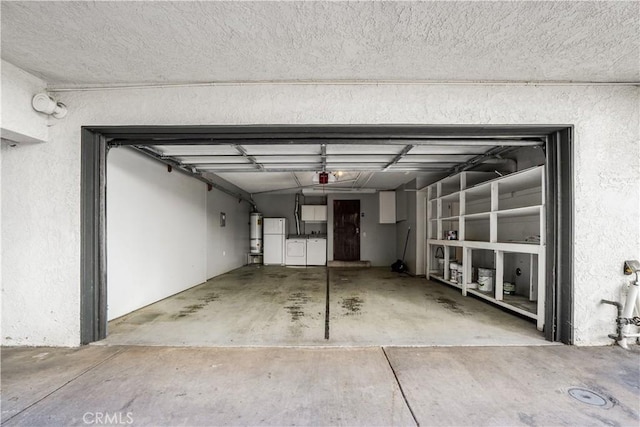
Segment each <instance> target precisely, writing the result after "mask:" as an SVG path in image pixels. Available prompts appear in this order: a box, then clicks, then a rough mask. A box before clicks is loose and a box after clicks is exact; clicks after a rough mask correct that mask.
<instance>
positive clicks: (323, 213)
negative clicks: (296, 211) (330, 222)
mask: <svg viewBox="0 0 640 427" xmlns="http://www.w3.org/2000/svg"><path fill="white" fill-rule="evenodd" d="M302 220H303V221H306V222H326V221H327V205H302Z"/></svg>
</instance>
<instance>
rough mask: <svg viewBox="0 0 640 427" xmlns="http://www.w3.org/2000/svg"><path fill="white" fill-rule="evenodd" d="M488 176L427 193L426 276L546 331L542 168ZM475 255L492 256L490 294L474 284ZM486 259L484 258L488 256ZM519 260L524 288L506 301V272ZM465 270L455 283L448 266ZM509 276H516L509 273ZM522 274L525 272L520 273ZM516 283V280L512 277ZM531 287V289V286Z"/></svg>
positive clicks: (469, 175)
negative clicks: (452, 233) (450, 233)
mask: <svg viewBox="0 0 640 427" xmlns="http://www.w3.org/2000/svg"><path fill="white" fill-rule="evenodd" d="M494 177H495V174H493V173H486V172H461V173H459V174H457V175H454V176H451V177H447V178H444V179H442V180H440V181H438V182H436V183H434V184H431V185H430V186H429V187H427V244H426V248H425V254H426V271H427V272H428V276H429V277H430V278H432V279H436V280H439V281H442V282H445V283H447V284H449V285H452V286H455V287H457V288H459V289H460V290H461V291H462V294H463V295H467V294H473V295H476V296H478V297H480V298H483V299H485V300H487V301H489V302H491V303H493V304H496V305H499V306H502V307H505V308H507V309H509V310H512V311H514V312H517V313H519V314H521V315H524V316H527V317H529V318H532V319H535V320H536V324H537V328H538V329H539V330H542V329H543V327H544V300H545V295H544V290H545V283H544V280H545V247H546V246H545V241H544V238H545V210H544V200H545V194H544V189H545V185H544V166H536V167H533V168H530V169H525V170H522V171H519V172H514V173H512V174H509V175H505V176H502V177H498V178H494ZM447 230H456V231H457V233H458V236H457V237H458V239H457V240H445V239H446V237H445V234H446V231H447ZM438 247H442V249H443V251H442V252H443V254H444V269H443V270H442V271H440V270H439V269H438V267H439V264H438V263H437V260H436V258H435V253H436V251H437V248H438ZM473 251H491V252H493V254H492V259H493V265H490V266H486V265H481V266H479V267H483V268H487V267H488V268H492V269H494V270H495V274H494V286H493V290H492V291H490V292H483V291H481V290H479V289H478V284H477V283H476V282H474V281H473V272H474V268H475V267H477V266H476V265H474V264H473ZM485 254H486V253H485ZM514 257H518V260H520V261H519V262H522V260H524V259H526V260H527V262H523V264H522V265H523V266H524V268H523V269H520V268H518V270H525V273H526V274H525V277H523V278H521V277H520V276H518V280H519V281H520V282H521V285H522V283H525V285H522V286H520V287H519V288H517V289H516V294H515V295H505V294H504V293H503V284H504V282H505V281H506V280H505V277H508V278H509V280H510V279H511V277H512V276H511V274H512V273H513V272H512V271H505V269H506V265H505V263H506V262H507V261H506V260H508V262H507V263H508V264H509V265H511V264H513V263H514V262H515V261H512V258H514ZM454 260H457V261H461V264H462V280H461V281H457V280H456V281H452V280H451V277H450V271H449V264H450V262H452V261H454ZM510 270H515V269H514V268H510ZM521 274H522V272H521ZM513 277H515V276H513ZM527 285H528V286H527Z"/></svg>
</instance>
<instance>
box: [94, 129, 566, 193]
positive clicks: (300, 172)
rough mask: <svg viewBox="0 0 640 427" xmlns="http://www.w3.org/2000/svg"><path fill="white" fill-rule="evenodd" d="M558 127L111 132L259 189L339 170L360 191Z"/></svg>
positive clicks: (464, 162) (434, 171)
mask: <svg viewBox="0 0 640 427" xmlns="http://www.w3.org/2000/svg"><path fill="white" fill-rule="evenodd" d="M96 130H98V129H96ZM554 130H556V128H555V127H553V128H552V127H549V128H547V127H539V126H500V127H494V126H456V127H452V126H422V125H370V126H368V125H328V126H318V125H312V126H304V125H273V126H270V125H249V126H206V127H171V128H166V127H162V126H159V127H140V128H137V127H133V128H131V127H128V128H119V127H115V128H109V129H108V130H107V132H105V137H106V138H107V141H108V144H109V145H110V146H133V147H136V148H138V149H139V151H142V152H145V153H147V154H148V155H151V156H153V157H154V158H156V159H157V160H160V161H166V162H167V163H168V164H169V163H170V164H175V165H180V166H182V170H188V171H192V173H193V174H199V175H203V174H215V175H218V176H219V177H221V178H223V179H225V180H227V181H229V182H231V183H232V184H234V185H236V186H237V187H239V188H242V189H245V190H246V191H247V192H248V193H256V192H264V191H278V190H287V191H288V190H290V189H291V188H292V187H294V186H297V187H298V188H305V187H308V186H312V184H313V183H314V182H315V183H316V184H317V183H318V182H317V181H318V179H317V173H319V172H330V173H333V174H334V175H336V176H338V175H339V176H340V178H339V179H336V180H334V181H332V182H331V184H330V185H329V186H327V185H325V186H324V187H323V188H329V187H332V188H338V187H344V188H343V189H346V188H347V187H348V189H350V190H353V191H356V190H358V189H360V190H362V189H364V187H362V185H360V184H361V183H362V182H366V183H367V184H368V185H370V187H371V188H369V187H367V189H368V190H370V189H378V190H382V189H386V190H388V189H394V188H397V187H398V186H399V185H402V184H404V183H407V182H409V181H411V180H412V179H416V178H417V177H419V176H422V177H423V178H425V179H427V180H429V179H435V178H438V177H442V176H446V175H448V174H452V173H456V172H459V171H461V170H469V169H472V168H475V167H476V166H478V165H479V164H480V163H482V162H484V161H486V160H487V159H492V160H493V161H498V162H499V161H500V156H501V155H508V152H509V151H512V150H515V149H518V148H522V147H535V146H542V145H544V143H545V141H546V137H547V135H549V134H550V133H551V132H553V131H554ZM495 169H500V165H496V166H495ZM491 170H493V169H491ZM265 173H267V174H265ZM362 173H364V174H368V176H367V179H366V181H365V180H361V181H360V184H358V185H355V184H354V183H353V178H354V177H355V176H356V174H362ZM257 174H260V175H257ZM314 177H315V178H314ZM258 181H259V182H258ZM345 185H346V186H347V187H345Z"/></svg>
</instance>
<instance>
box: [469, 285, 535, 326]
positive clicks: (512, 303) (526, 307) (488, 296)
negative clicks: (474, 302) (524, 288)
mask: <svg viewBox="0 0 640 427" xmlns="http://www.w3.org/2000/svg"><path fill="white" fill-rule="evenodd" d="M467 293H469V294H472V295H476V296H478V297H480V298H482V299H484V300H487V301H489V302H491V303H493V304H496V305H499V306H501V307H504V308H508V309H509V310H512V311H515V312H516V313H519V314H522V315H523V316H527V317H529V318H531V319H534V320H537V319H538V315H537V310H538V305H537V303H536V302H535V301H529V299H528V298H527V297H524V296H521V295H504V296H503V300H502V301H500V300H497V299H495V298H494V292H493V291H490V292H483V291H479V290H477V289H467Z"/></svg>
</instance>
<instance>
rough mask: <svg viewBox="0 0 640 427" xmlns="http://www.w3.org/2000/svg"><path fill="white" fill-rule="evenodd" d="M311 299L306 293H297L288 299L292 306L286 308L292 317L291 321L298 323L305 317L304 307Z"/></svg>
mask: <svg viewBox="0 0 640 427" xmlns="http://www.w3.org/2000/svg"><path fill="white" fill-rule="evenodd" d="M309 300H310V298H309V296H308V295H307V294H305V293H304V292H295V293H293V294H291V295H290V296H289V298H287V301H289V302H290V303H291V304H290V305H287V306H285V307H284V308H285V309H286V310H287V311H288V312H289V314H290V315H291V321H292V322H296V321H298V320H300V319H301V318H302V317H304V316H305V313H304V306H305V305H306V304H307V303H308V302H309Z"/></svg>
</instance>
